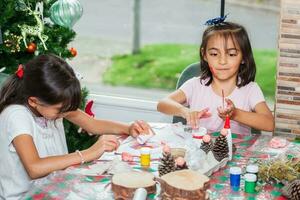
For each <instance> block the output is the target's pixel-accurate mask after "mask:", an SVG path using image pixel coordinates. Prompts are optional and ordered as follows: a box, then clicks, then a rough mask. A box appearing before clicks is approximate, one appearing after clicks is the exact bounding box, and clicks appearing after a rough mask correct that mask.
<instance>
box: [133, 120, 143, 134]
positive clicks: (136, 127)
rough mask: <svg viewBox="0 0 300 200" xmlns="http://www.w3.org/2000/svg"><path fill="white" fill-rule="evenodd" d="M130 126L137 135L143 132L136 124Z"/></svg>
mask: <svg viewBox="0 0 300 200" xmlns="http://www.w3.org/2000/svg"><path fill="white" fill-rule="evenodd" d="M131 126H132V130H135V131H137V132H138V133H141V132H143V128H142V127H141V126H140V125H139V124H138V123H137V122H134V123H133V124H132V125H131Z"/></svg>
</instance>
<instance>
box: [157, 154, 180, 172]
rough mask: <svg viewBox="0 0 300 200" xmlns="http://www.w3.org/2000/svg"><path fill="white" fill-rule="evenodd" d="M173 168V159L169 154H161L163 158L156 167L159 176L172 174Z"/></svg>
mask: <svg viewBox="0 0 300 200" xmlns="http://www.w3.org/2000/svg"><path fill="white" fill-rule="evenodd" d="M175 168H176V167H175V160H174V157H173V156H172V155H171V154H170V153H163V157H162V158H161V159H160V164H159V165H158V172H159V176H163V175H165V174H167V173H170V172H173V171H175Z"/></svg>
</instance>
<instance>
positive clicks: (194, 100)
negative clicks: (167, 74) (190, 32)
mask: <svg viewBox="0 0 300 200" xmlns="http://www.w3.org/2000/svg"><path fill="white" fill-rule="evenodd" d="M200 68H201V74H200V76H199V77H194V78H192V79H190V80H188V81H186V82H185V83H184V84H183V85H182V86H181V87H180V88H179V89H178V90H176V91H175V92H173V93H171V94H170V95H169V96H168V97H166V98H164V99H162V100H161V101H159V103H158V106H157V109H158V111H160V112H162V113H165V114H169V115H174V116H180V117H183V118H185V119H186V120H187V123H188V124H189V125H191V126H192V127H193V128H197V127H199V126H202V127H205V128H207V130H208V132H216V131H220V130H221V129H222V127H223V125H224V119H225V117H226V116H229V117H230V119H231V131H232V132H234V133H238V134H245V135H248V134H250V133H251V128H254V129H257V130H264V131H273V129H274V118H273V116H272V113H271V111H270V109H269V108H268V106H267V104H266V102H265V99H264V95H263V93H262V91H261V89H260V87H259V86H258V84H257V83H256V82H254V79H255V74H256V66H255V61H254V58H253V53H252V49H251V45H250V41H249V38H248V34H247V32H246V30H245V28H244V27H243V26H241V25H238V24H236V23H232V22H221V23H218V24H215V25H210V26H208V27H207V29H206V30H205V31H204V33H203V38H202V44H201V46H200ZM223 96H224V97H225V100H224V99H223ZM224 104H225V105H224ZM186 105H187V106H188V107H186ZM223 105H224V106H223Z"/></svg>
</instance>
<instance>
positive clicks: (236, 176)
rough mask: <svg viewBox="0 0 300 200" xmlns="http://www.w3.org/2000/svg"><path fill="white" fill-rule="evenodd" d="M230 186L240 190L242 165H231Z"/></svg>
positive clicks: (234, 189)
mask: <svg viewBox="0 0 300 200" xmlns="http://www.w3.org/2000/svg"><path fill="white" fill-rule="evenodd" d="M229 173H230V186H231V189H232V190H233V191H239V189H240V182H241V174H242V169H241V168H240V167H230V169H229Z"/></svg>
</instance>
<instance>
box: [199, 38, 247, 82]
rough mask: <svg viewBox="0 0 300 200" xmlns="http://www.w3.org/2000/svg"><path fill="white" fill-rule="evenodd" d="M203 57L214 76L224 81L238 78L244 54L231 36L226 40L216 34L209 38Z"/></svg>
mask: <svg viewBox="0 0 300 200" xmlns="http://www.w3.org/2000/svg"><path fill="white" fill-rule="evenodd" d="M203 57H204V60H205V61H206V62H207V63H208V66H209V68H210V71H211V72H212V75H213V78H214V79H218V80H221V81H224V80H228V79H236V78H237V74H238V70H239V67H240V64H241V62H242V58H243V55H242V52H241V50H240V47H239V46H238V44H237V42H234V41H233V40H232V38H231V37H228V39H227V40H226V39H225V38H224V37H223V36H221V35H214V36H212V37H210V39H209V40H208V42H207V49H206V52H205V55H203Z"/></svg>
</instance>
